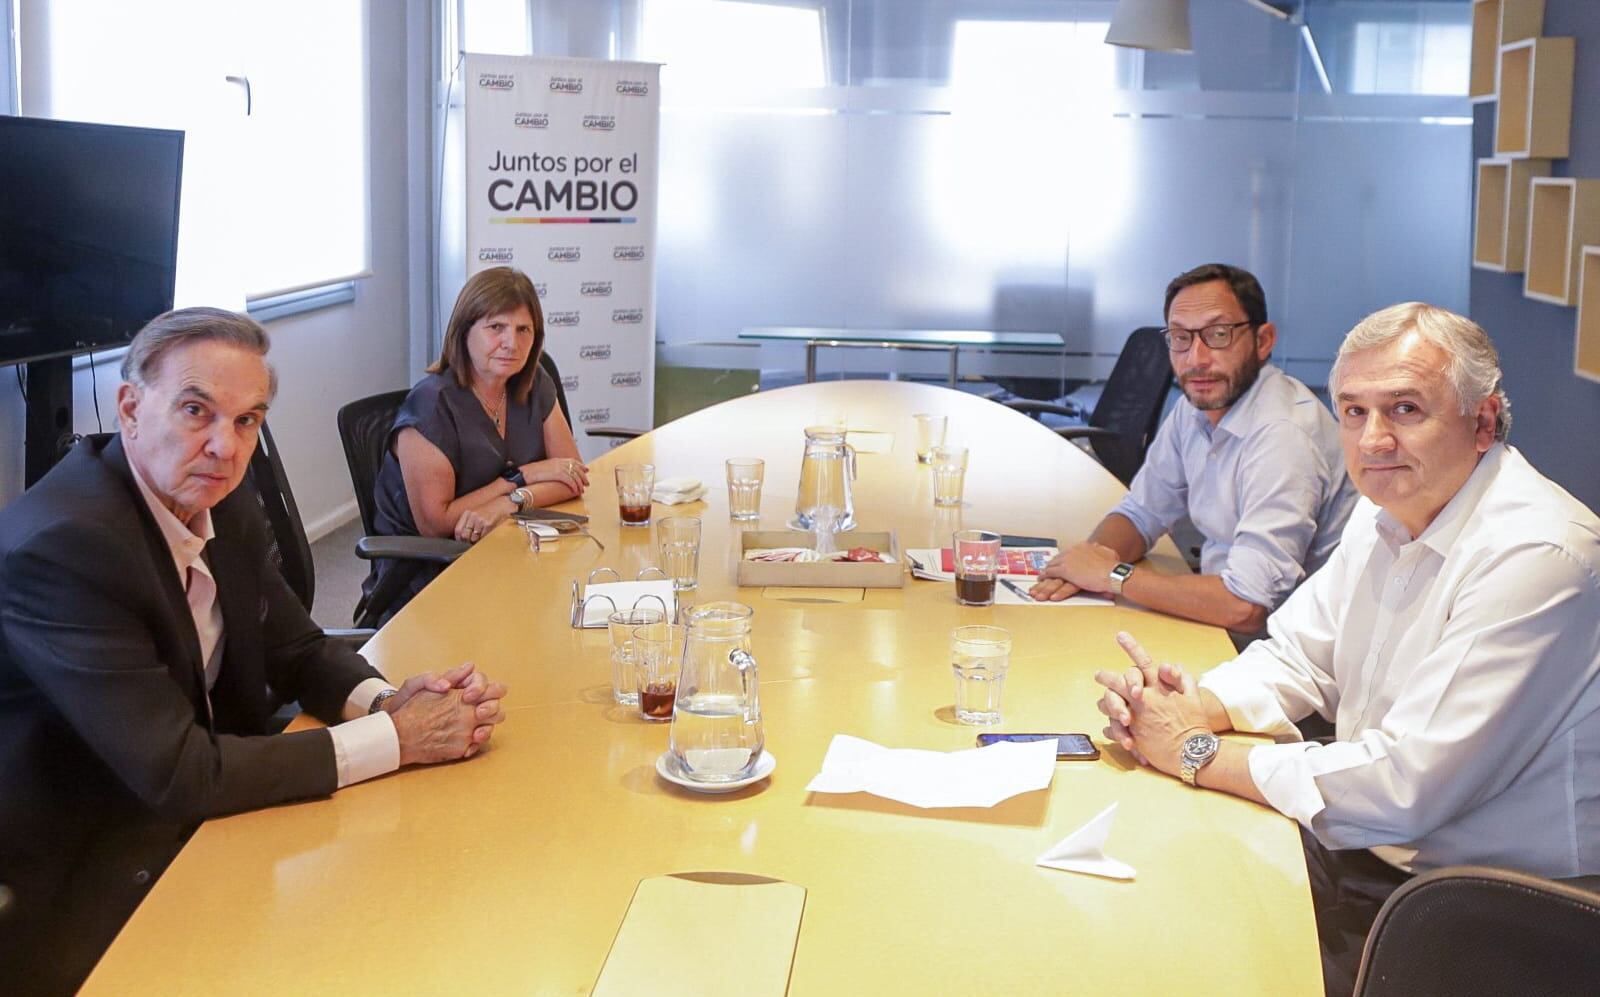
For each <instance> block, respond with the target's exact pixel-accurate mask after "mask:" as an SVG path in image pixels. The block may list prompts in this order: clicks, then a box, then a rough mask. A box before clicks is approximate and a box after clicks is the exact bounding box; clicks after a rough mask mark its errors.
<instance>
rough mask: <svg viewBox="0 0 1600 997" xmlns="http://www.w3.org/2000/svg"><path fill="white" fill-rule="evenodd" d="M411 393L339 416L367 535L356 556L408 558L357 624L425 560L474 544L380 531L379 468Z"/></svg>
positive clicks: (379, 398) (391, 597) (370, 620)
mask: <svg viewBox="0 0 1600 997" xmlns="http://www.w3.org/2000/svg"><path fill="white" fill-rule="evenodd" d="M556 383H557V384H560V382H559V381H557V382H556ZM408 393H409V392H407V391H406V390H404V389H401V390H399V391H385V392H383V393H382V394H377V395H370V396H368V397H366V398H361V399H358V400H356V401H353V402H350V403H349V404H347V405H344V406H342V407H341V408H340V409H339V414H338V416H337V422H338V425H339V442H340V443H342V444H343V445H344V460H345V465H346V466H347V467H348V468H349V469H350V483H351V484H352V485H353V486H354V487H355V491H356V507H357V508H358V509H360V510H361V531H362V533H364V534H365V536H363V537H362V538H361V539H359V540H357V541H356V556H357V557H359V558H361V559H362V560H363V561H373V560H377V559H379V558H391V559H394V560H398V561H403V562H406V565H405V566H403V567H401V568H400V569H398V570H395V571H390V572H387V573H386V574H385V575H384V576H383V581H382V583H381V584H379V585H378V587H377V588H375V589H374V590H373V591H372V593H371V594H370V595H365V594H364V595H363V596H362V597H361V599H360V601H358V602H357V603H356V610H355V623H356V625H357V626H361V627H375V626H377V625H378V622H379V621H380V620H381V619H383V614H384V613H385V612H386V611H387V610H388V609H389V607H390V606H391V605H393V604H394V601H395V599H396V598H397V597H398V596H399V595H400V593H401V592H403V591H405V589H406V586H407V585H409V584H410V583H411V579H412V578H414V577H416V573H417V572H418V571H420V570H421V569H422V566H423V565H424V564H450V563H451V562H453V561H454V560H455V559H456V558H458V557H460V556H461V555H462V554H463V553H465V552H466V551H467V550H468V549H469V548H470V546H471V545H470V544H466V543H463V542H461V541H460V540H451V539H447V538H442V537H387V536H378V535H377V526H376V525H375V524H376V522H377V518H378V511H377V499H376V495H377V487H378V470H379V469H380V468H382V467H383V458H384V454H385V453H386V452H387V450H388V445H389V430H390V429H391V428H392V427H393V426H394V417H395V414H396V413H398V412H399V411H400V404H401V403H402V402H404V401H405V400H406V395H407V394H408Z"/></svg>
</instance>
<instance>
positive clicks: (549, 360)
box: [539, 350, 578, 433]
mask: <svg viewBox="0 0 1600 997" xmlns="http://www.w3.org/2000/svg"><path fill="white" fill-rule="evenodd" d="M539 366H541V367H543V368H544V372H545V373H546V374H548V375H550V380H552V381H554V382H556V403H557V404H558V405H560V406H561V418H563V419H565V420H567V425H568V426H569V427H570V428H571V429H572V431H573V433H577V431H578V428H577V427H576V426H573V425H572V410H571V409H569V408H567V389H566V388H564V387H562V385H561V371H560V369H559V368H557V367H556V359H555V357H552V356H551V355H550V351H549V350H545V351H544V352H543V353H541V354H539Z"/></svg>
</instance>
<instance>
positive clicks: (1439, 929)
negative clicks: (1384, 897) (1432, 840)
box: [1355, 866, 1600, 997]
mask: <svg viewBox="0 0 1600 997" xmlns="http://www.w3.org/2000/svg"><path fill="white" fill-rule="evenodd" d="M1597 989H1600V894H1596V893H1593V892H1591V891H1589V890H1586V889H1582V888H1579V887H1577V886H1574V885H1571V884H1567V883H1561V882H1557V881H1554V880H1549V879H1544V878H1542V877H1539V876H1530V875H1527V874H1525V873H1519V872H1510V871H1507V870H1504V869H1489V868H1483V867H1479V866H1456V867H1453V868H1448V869H1439V870H1436V871H1434V872H1429V873H1424V874H1423V875H1421V876H1418V877H1417V878H1416V879H1413V880H1411V881H1410V882H1408V883H1406V884H1405V885H1404V886H1402V887H1400V888H1399V889H1398V890H1396V891H1395V892H1394V893H1393V894H1391V895H1390V897H1389V900H1388V901H1387V902H1386V903H1385V904H1384V905H1383V909H1382V910H1380V911H1379V912H1378V917H1377V919H1376V920H1375V921H1374V922H1373V925H1372V931H1371V932H1370V933H1369V934H1368V935H1367V945H1366V950H1365V951H1364V952H1363V953H1362V956H1361V969H1360V971H1359V972H1358V974H1357V976H1356V990H1355V992H1356V994H1357V997H1400V995H1404V997H1433V995H1439V997H1444V995H1449V997H1478V995H1485V997H1487V995H1491V994H1493V995H1501V994H1579V993H1594V992H1596V990H1597Z"/></svg>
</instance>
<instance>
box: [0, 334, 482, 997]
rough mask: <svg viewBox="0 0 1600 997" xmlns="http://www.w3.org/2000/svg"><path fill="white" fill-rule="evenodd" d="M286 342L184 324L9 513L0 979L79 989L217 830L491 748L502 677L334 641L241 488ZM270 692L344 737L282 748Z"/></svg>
mask: <svg viewBox="0 0 1600 997" xmlns="http://www.w3.org/2000/svg"><path fill="white" fill-rule="evenodd" d="M266 352H267V338H266V333H265V332H264V331H263V330H262V329H261V327H260V326H259V325H257V324H256V323H255V322H253V321H251V320H250V319H248V318H245V317H243V316H239V315H235V314H233V313H231V312H225V311H219V310H216V309H188V310H184V311H177V312H169V313H168V314H166V315H163V316H160V317H159V318H157V319H155V320H154V321H152V322H151V323H150V324H149V325H148V326H146V327H145V329H144V330H143V331H141V332H140V334H139V336H138V337H137V338H136V339H135V341H134V343H133V344H132V346H131V347H130V348H129V351H128V355H127V358H126V359H125V360H124V362H123V369H122V372H123V378H124V382H125V383H123V385H122V386H121V388H120V389H119V392H118V404H117V415H118V421H119V428H120V433H119V434H118V435H117V436H114V437H110V438H102V439H93V440H86V441H84V442H83V443H81V444H80V445H79V446H78V447H77V448H76V449H75V450H74V451H73V452H72V453H71V454H70V455H68V457H67V458H66V459H65V460H64V461H63V462H62V463H61V464H60V465H59V466H58V467H57V468H55V469H54V470H53V471H51V473H50V474H48V475H47V476H46V477H45V478H44V479H43V480H41V481H40V482H39V483H38V484H37V485H35V486H34V487H33V488H32V489H30V490H29V491H28V492H27V493H25V494H24V495H23V496H22V497H21V498H19V499H17V500H16V501H15V502H14V503H12V504H11V505H10V506H9V507H8V508H6V509H4V510H3V511H0V884H3V885H4V887H5V890H6V891H7V892H8V893H9V903H8V905H7V909H6V910H5V911H3V912H0V981H3V983H0V989H4V990H6V991H7V992H8V993H17V992H19V991H20V992H39V993H59V992H70V991H71V990H72V989H73V988H75V987H76V986H77V985H78V984H79V983H81V982H82V980H83V978H84V977H85V976H86V975H87V973H88V971H89V970H90V969H91V968H92V967H93V965H94V962H95V960H96V959H98V958H99V955H100V953H101V952H103V951H104V949H105V947H106V946H107V945H108V944H109V943H110V941H111V939H112V938H113V937H114V936H115V934H116V932H117V930H118V928H119V927H120V926H121V924H122V923H123V921H124V920H126V918H127V917H128V915H129V914H131V913H132V911H133V909H134V907H135V906H136V905H137V904H138V903H139V901H140V899H141V898H142V897H143V896H144V895H145V893H146V892H148V890H149V889H150V886H151V884H152V883H153V881H154V879H155V878H156V877H157V876H159V875H160V874H161V871H162V870H163V869H164V868H165V867H166V865H167V864H168V863H169V862H170V861H171V860H172V858H173V856H174V855H175V854H176V853H177V851H178V848H179V847H180V846H181V845H182V843H183V841H184V839H185V838H186V837H187V836H188V834H189V833H190V832H191V831H192V830H193V829H194V827H195V826H196V825H197V824H198V823H199V822H200V821H202V820H205V819H207V818H209V817H214V816H217V815H219V814H226V813H231V812H235V811H240V810H250V809H254V808H258V807H265V806H271V805H274V804H279V803H284V802H287V801H290V800H297V799H304V798H306V797H314V796H325V795H327V794H329V793H332V792H333V791H334V790H335V789H338V788H341V787H344V786H346V785H349V784H351V783H353V782H358V781H360V780H362V779H367V778H371V777H372V776H375V775H380V774H383V773H385V772H389V771H392V770H394V769H396V768H399V767H401V766H405V765H410V764H425V763H431V762H441V761H450V760H456V759H461V758H466V757H470V756H472V755H473V754H475V753H477V752H478V751H479V750H480V749H481V748H482V747H483V745H484V744H485V743H486V742H487V741H488V739H489V736H490V734H491V733H492V731H493V727H494V725H495V724H497V723H499V722H500V720H501V719H502V713H501V709H500V703H499V700H500V698H501V697H502V696H503V695H504V694H505V689H504V687H503V686H501V685H499V684H497V683H493V682H490V681H488V680H487V679H486V678H484V677H483V676H482V675H479V674H475V673H474V671H473V669H472V668H471V666H470V665H464V666H462V667H460V668H457V669H454V670H452V671H449V672H446V673H444V674H442V675H433V674H425V675H422V676H418V677H416V678H413V679H410V680H408V681H407V682H405V683H404V684H403V685H401V686H400V687H399V688H398V689H395V688H394V687H392V686H390V685H389V684H388V683H387V682H386V681H385V680H384V678H383V677H382V676H381V675H380V674H379V673H378V672H377V671H375V670H374V669H373V668H372V667H371V666H369V665H368V664H367V663H366V662H365V661H364V660H363V659H362V658H361V657H360V656H359V655H357V654H356V653H354V652H353V651H351V650H349V649H347V648H344V647H341V646H340V645H339V644H337V643H335V642H333V641H329V640H327V639H325V638H324V637H323V635H322V633H321V631H320V630H319V629H318V628H317V627H316V626H315V625H314V624H312V622H311V620H310V619H309V618H308V617H307V616H306V613H305V611H304V609H303V608H302V607H301V606H300V604H299V603H298V602H297V601H296V599H295V597H294V596H293V594H292V593H291V592H290V591H289V589H288V587H287V586H286V585H285V583H284V581H283V579H282V578H281V577H280V576H279V575H278V573H277V571H276V570H275V569H274V567H273V565H272V564H271V562H270V561H269V560H268V558H267V553H266V551H267V546H266V537H265V535H264V531H263V529H262V526H261V517H260V513H259V511H258V510H257V509H256V508H255V505H254V503H255V500H254V497H253V496H251V495H249V494H248V490H238V485H239V484H240V482H241V481H242V480H243V478H244V473H245V469H246V467H247V466H248V465H249V462H250V456H251V454H252V452H253V451H254V449H255V444H256V435H257V433H258V432H259V429H260V425H261V421H262V419H263V418H264V417H265V415H266V410H267V405H268V404H269V402H270V401H271V399H272V396H273V393H274V390H275V387H276V385H275V382H274V376H273V373H272V371H271V369H270V368H269V367H268V365H267V363H266V360H265V354H266ZM269 690H270V694H271V695H272V696H276V697H279V698H282V699H285V700H289V699H297V700H299V702H300V703H301V705H302V706H303V707H304V708H305V709H306V710H307V711H308V712H310V713H311V714H313V715H315V716H317V717H318V718H320V719H322V720H324V721H326V722H327V723H328V724H329V725H330V726H329V727H327V728H324V729H317V730H307V731H302V732H298V733H293V734H279V735H271V734H269V733H268V722H269V718H270V715H271V713H272V706H271V704H270V702H269Z"/></svg>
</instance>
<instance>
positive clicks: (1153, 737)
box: [1094, 633, 1211, 776]
mask: <svg viewBox="0 0 1600 997" xmlns="http://www.w3.org/2000/svg"><path fill="white" fill-rule="evenodd" d="M1117 645H1118V646H1119V647H1121V648H1122V650H1123V652H1124V653H1126V654H1127V655H1128V658H1129V659H1130V660H1131V661H1132V663H1133V667H1131V668H1129V669H1128V670H1127V671H1126V672H1123V673H1120V674H1119V673H1117V672H1113V671H1099V672H1096V673H1095V676H1094V680H1095V681H1096V682H1098V683H1100V685H1102V686H1104V687H1105V690H1106V691H1105V694H1104V695H1103V696H1101V697H1100V700H1099V702H1098V703H1097V704H1096V705H1097V706H1098V707H1099V708H1100V712H1101V713H1103V714H1105V716H1106V719H1107V720H1108V721H1110V724H1109V726H1107V727H1106V728H1105V731H1104V733H1105V736H1106V737H1107V738H1109V739H1111V740H1113V741H1115V742H1117V743H1118V744H1120V745H1122V747H1123V748H1124V749H1125V750H1126V751H1127V752H1128V753H1129V754H1131V755H1133V757H1134V758H1135V759H1137V760H1138V762H1139V764H1141V765H1149V766H1151V767H1153V768H1156V769H1159V770H1161V771H1162V772H1165V773H1166V774H1167V775H1173V776H1175V775H1178V771H1179V768H1180V767H1181V766H1182V763H1183V758H1182V756H1183V742H1184V739H1185V738H1187V737H1188V736H1189V735H1190V734H1193V733H1195V732H1197V731H1204V730H1210V729H1211V728H1210V727H1209V726H1208V724H1207V719H1206V709H1205V705H1204V704H1203V703H1202V702H1201V700H1200V691H1199V688H1198V687H1197V686H1196V685H1195V683H1194V679H1193V677H1191V676H1190V675H1189V674H1188V673H1187V672H1185V671H1184V670H1183V669H1182V668H1180V667H1178V666H1177V665H1173V664H1163V665H1161V666H1159V667H1157V666H1156V664H1155V662H1154V661H1152V660H1150V655H1149V654H1147V653H1145V650H1144V648H1142V647H1140V646H1139V642H1138V641H1136V640H1134V639H1133V637H1132V635H1130V634H1127V633H1118V634H1117Z"/></svg>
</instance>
